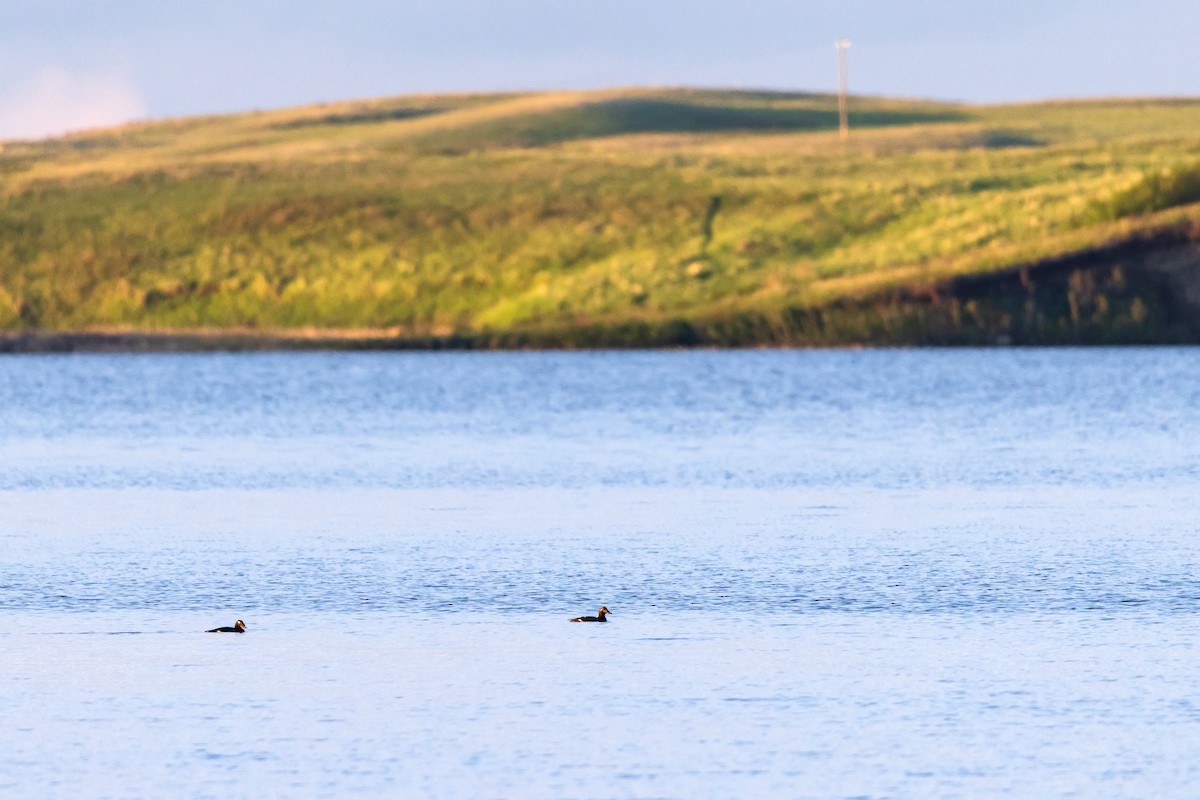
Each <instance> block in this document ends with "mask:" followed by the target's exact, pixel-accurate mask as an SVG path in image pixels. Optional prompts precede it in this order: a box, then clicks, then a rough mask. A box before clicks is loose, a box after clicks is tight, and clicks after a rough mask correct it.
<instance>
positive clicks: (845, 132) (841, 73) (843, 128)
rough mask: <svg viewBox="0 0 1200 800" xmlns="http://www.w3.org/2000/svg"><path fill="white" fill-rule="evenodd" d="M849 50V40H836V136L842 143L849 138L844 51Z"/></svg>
mask: <svg viewBox="0 0 1200 800" xmlns="http://www.w3.org/2000/svg"><path fill="white" fill-rule="evenodd" d="M849 48H850V40H849V39H838V40H837V51H838V134H839V135H841V137H842V141H843V142H844V141H846V140H847V139H849V138H850V118H849V116H848V115H847V114H846V51H847V50H848V49H849Z"/></svg>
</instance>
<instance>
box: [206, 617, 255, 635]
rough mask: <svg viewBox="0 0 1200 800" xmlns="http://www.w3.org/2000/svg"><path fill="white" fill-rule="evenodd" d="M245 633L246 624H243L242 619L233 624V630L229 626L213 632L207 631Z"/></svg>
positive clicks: (215, 629)
mask: <svg viewBox="0 0 1200 800" xmlns="http://www.w3.org/2000/svg"><path fill="white" fill-rule="evenodd" d="M245 632H246V623H244V622H242V621H241V620H240V619H239V620H238V621H237V622H235V623H233V627H232V628H230V627H229V626H226V627H224V628H213V629H212V630H211V631H205V633H245Z"/></svg>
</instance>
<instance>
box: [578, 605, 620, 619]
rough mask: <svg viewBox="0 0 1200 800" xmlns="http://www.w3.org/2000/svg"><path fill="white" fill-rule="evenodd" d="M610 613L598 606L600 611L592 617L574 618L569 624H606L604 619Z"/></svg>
mask: <svg viewBox="0 0 1200 800" xmlns="http://www.w3.org/2000/svg"><path fill="white" fill-rule="evenodd" d="M611 613H612V612H611V611H609V610H608V608H606V607H605V606H600V610H599V611H597V612H596V616H594V617H576V618H575V619H573V620H571V622H608V620H606V619H605V618H604V617H605V616H606V615H607V614H611Z"/></svg>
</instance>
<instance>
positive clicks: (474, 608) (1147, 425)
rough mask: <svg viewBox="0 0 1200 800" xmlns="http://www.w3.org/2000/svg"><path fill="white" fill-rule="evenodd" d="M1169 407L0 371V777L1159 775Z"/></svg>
mask: <svg viewBox="0 0 1200 800" xmlns="http://www.w3.org/2000/svg"><path fill="white" fill-rule="evenodd" d="M1198 410H1200V351H1195V350H1187V349H1183V350H1176V349H1153V350H1138V349H1127V350H1036V351H1005V350H987V351H939V352H932V351H872V352H735V353H723V352H668V353H578V354H569V353H568V354H532V353H528V354H527V353H519V354H363V355H357V354H356V355H350V354H280V355H199V356H77V357H49V356H47V357H41V356H39V357H8V358H4V359H0V610H2V611H3V618H4V622H5V624H4V625H3V626H2V627H3V630H0V709H2V710H3V714H2V715H0V794H2V795H3V796H5V797H148V796H159V797H214V798H229V797H306V796H350V795H362V796H388V797H393V796H395V797H399V796H413V797H446V798H453V797H464V798H466V797H471V798H475V797H514V798H541V797H546V798H552V797H555V798H556V797H581V798H592V797H617V798H641V797H672V798H674V797H680V798H684V797H706V796H707V797H748V796H777V797H879V798H883V797H964V798H968V797H999V796H1007V797H1022V798H1024V797H1034V796H1039V797H1082V798H1090V797H1131V798H1132V797H1149V796H1162V797H1194V796H1197V795H1200V766H1196V765H1197V764H1200V761H1198V760H1197V759H1196V757H1195V754H1196V752H1198V751H1200V683H1197V681H1196V674H1197V673H1196V665H1197V663H1200V648H1198V647H1197V644H1196V642H1197V637H1198V636H1200V622H1198V616H1197V612H1198V611H1200V567H1198V566H1197V560H1198V559H1197V557H1198V556H1200V535H1198V534H1200V514H1198V513H1197V512H1198V510H1200V505H1198V502H1197V499H1196V498H1197V496H1198V494H1197V489H1198V488H1200V414H1198V413H1197V411H1198ZM600 604H605V605H607V606H608V607H609V608H610V609H611V610H612V611H613V615H612V617H611V621H610V623H608V624H606V625H571V624H569V623H567V622H566V620H567V618H569V617H571V616H575V615H578V614H582V613H594V612H595V609H596V608H597V607H598V606H599V605H600ZM237 618H241V619H244V620H245V621H246V623H247V627H248V629H249V630H248V632H247V633H246V634H244V635H240V636H239V635H209V634H204V633H202V631H204V630H205V629H206V628H210V627H213V626H216V625H228V624H232V622H233V620H234V619H237Z"/></svg>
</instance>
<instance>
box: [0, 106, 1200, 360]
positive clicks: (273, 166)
mask: <svg viewBox="0 0 1200 800" xmlns="http://www.w3.org/2000/svg"><path fill="white" fill-rule="evenodd" d="M850 108H851V123H852V127H853V134H852V136H851V139H850V141H849V142H848V143H843V142H841V141H840V140H839V138H838V136H837V132H836V129H837V109H836V98H832V97H829V96H825V95H811V94H787V93H770V92H736V91H703V90H648V89H641V90H609V91H598V92H561V93H535V94H505V95H454V96H417V97H401V98H394V99H387V100H376V101H360V102H348V103H340V104H330V105H323V106H314V107H306V108H299V109H288V110H282V111H271V112H257V113H253V114H244V115H237V116H230V117H206V118H191V119H181V120H171V121H164V122H152V123H145V124H137V125H130V126H126V127H122V128H118V129H113V130H106V131H96V132H90V133H86V134H80V135H75V136H71V137H66V138H62V139H57V140H50V141H45V142H6V143H4V145H3V149H2V150H0V330H8V331H88V330H140V331H173V330H196V329H212V328H217V329H233V328H236V329H253V330H260V331H289V330H303V329H322V330H327V329H337V330H343V331H345V330H354V331H381V332H387V333H388V334H389V335H395V336H399V337H410V338H413V339H423V338H424V337H431V336H434V337H437V336H449V335H452V334H453V335H458V336H465V337H472V336H473V337H482V338H481V339H480V340H484V339H487V338H488V337H491V340H493V341H497V342H501V343H503V342H505V341H518V342H519V341H545V342H548V343H553V342H554V341H555V339H554V337H556V336H558V337H560V338H561V337H565V339H564V341H568V340H570V331H577V330H585V329H587V330H594V329H596V328H597V327H600V328H604V327H609V328H613V327H616V328H623V329H625V330H629V331H635V333H634V334H631V336H633V337H634V338H635V339H636V337H637V336H638V335H640V334H637V333H636V331H638V330H651V329H653V328H654V326H660V327H661V326H663V325H673V324H676V322H677V321H681V320H682V321H686V322H689V323H695V324H714V323H719V322H720V321H721V320H726V319H731V318H735V317H739V315H741V316H744V315H747V314H749V315H755V314H758V315H767V316H768V317H769V316H770V315H772V314H780V313H785V312H787V313H791V312H794V311H795V310H797V309H799V310H804V309H820V308H826V307H830V306H831V305H834V306H836V305H838V304H844V303H846V302H848V301H852V300H854V299H856V298H864V297H870V296H873V295H877V294H878V293H880V292H887V291H894V290H896V289H897V288H901V289H903V288H905V287H914V286H923V285H928V284H930V283H933V282H937V281H944V280H947V279H951V278H954V277H956V276H970V275H978V274H987V273H991V272H997V271H1004V270H1006V269H1011V268H1014V267H1016V266H1019V265H1022V264H1028V263H1032V262H1037V261H1039V260H1045V259H1052V258H1056V257H1062V256H1065V255H1069V254H1071V253H1076V252H1081V251H1087V250H1089V249H1090V248H1097V247H1102V246H1104V245H1105V244H1106V243H1111V242H1114V241H1120V240H1123V239H1125V238H1128V237H1130V236H1134V235H1137V234H1138V233H1139V232H1144V231H1153V230H1158V229H1162V228H1164V227H1169V226H1172V225H1179V224H1190V222H1191V221H1192V220H1198V219H1200V206H1197V205H1196V204H1197V203H1198V202H1200V102H1193V101H1167V100H1163V101H1138V100H1130V101H1116V100H1114V101H1105V102H1074V103H1054V104H1041V105H1021V106H999V107H976V106H958V105H948V104H936V103H925V102H910V101H898V100H886V99H876V98H853V99H852V101H851V107H850ZM639 326H640V327H639ZM523 336H524V337H526V338H524V339H522V338H521V337H523ZM539 336H540V337H542V338H541V339H538V338H537V337H539ZM506 337H507V338H506ZM530 337H532V338H530ZM648 337H649V338H648V341H657V339H655V336H654V335H648ZM660 338H661V337H660ZM751 338H753V337H751Z"/></svg>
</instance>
